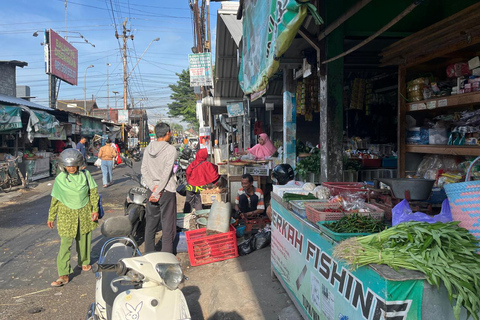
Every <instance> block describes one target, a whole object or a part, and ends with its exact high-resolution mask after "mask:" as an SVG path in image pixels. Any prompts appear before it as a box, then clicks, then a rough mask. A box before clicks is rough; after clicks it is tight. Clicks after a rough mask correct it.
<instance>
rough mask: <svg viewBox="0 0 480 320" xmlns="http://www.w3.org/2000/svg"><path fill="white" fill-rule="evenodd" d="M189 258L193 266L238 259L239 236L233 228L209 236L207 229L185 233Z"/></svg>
mask: <svg viewBox="0 0 480 320" xmlns="http://www.w3.org/2000/svg"><path fill="white" fill-rule="evenodd" d="M185 235H186V238H187V246H188V258H189V259H190V264H191V265H192V266H199V265H202V264H207V263H212V262H217V261H222V260H227V259H232V258H235V257H238V248H237V235H236V230H235V228H234V227H233V226H230V227H229V230H228V232H225V233H219V234H213V235H210V236H208V235H207V229H206V228H202V229H197V230H191V231H187V232H185Z"/></svg>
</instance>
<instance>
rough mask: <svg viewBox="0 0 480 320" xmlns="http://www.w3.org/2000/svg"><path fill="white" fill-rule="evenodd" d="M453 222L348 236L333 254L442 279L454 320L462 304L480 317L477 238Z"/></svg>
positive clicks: (434, 280)
mask: <svg viewBox="0 0 480 320" xmlns="http://www.w3.org/2000/svg"><path fill="white" fill-rule="evenodd" d="M458 223H459V222H458V221H454V222H449V223H441V222H437V223H433V224H429V223H424V222H407V223H401V224H399V225H397V226H395V227H393V228H390V229H387V230H385V231H382V232H380V233H377V234H372V235H369V236H365V237H357V238H350V239H347V240H345V241H342V242H341V243H339V244H338V245H337V246H336V247H335V250H334V253H333V255H334V257H336V258H339V259H343V260H345V261H346V262H347V263H348V264H350V265H351V266H352V267H353V268H357V267H359V266H364V265H368V264H372V263H376V264H386V265H388V266H390V267H392V268H393V269H395V270H398V269H399V268H405V269H409V270H418V271H421V272H423V273H425V275H426V276H427V281H428V282H429V283H430V284H432V285H436V286H437V287H439V286H440V283H441V282H443V283H444V285H445V287H446V288H447V290H448V297H449V299H450V302H451V303H452V304H453V300H454V299H455V300H456V304H455V306H454V307H453V310H454V315H455V319H457V320H458V319H459V318H460V310H461V306H463V307H465V309H466V310H467V318H468V317H469V316H470V315H472V317H473V318H474V319H475V320H479V316H478V312H479V311H480V255H478V254H477V253H476V251H477V249H478V240H477V239H476V238H475V237H474V236H472V235H471V234H470V233H469V232H468V230H466V229H464V228H461V227H459V226H458Z"/></svg>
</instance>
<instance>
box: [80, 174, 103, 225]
mask: <svg viewBox="0 0 480 320" xmlns="http://www.w3.org/2000/svg"><path fill="white" fill-rule="evenodd" d="M82 172H83V175H84V176H85V179H86V180H87V187H88V197H89V198H90V184H89V183H88V177H87V174H86V173H85V170H82ZM104 215H105V211H104V210H103V205H102V195H101V194H100V193H99V194H98V219H99V220H100V219H102V218H103V216H104Z"/></svg>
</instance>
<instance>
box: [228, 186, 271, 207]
mask: <svg viewBox="0 0 480 320" xmlns="http://www.w3.org/2000/svg"><path fill="white" fill-rule="evenodd" d="M242 194H244V195H246V196H247V199H248V206H249V207H250V196H253V195H249V194H248V193H247V192H245V191H244V190H243V188H240V189H239V190H238V193H237V198H236V199H235V204H237V205H238V204H239V203H240V201H239V199H240V196H241V195H242ZM255 195H256V196H257V197H258V203H257V210H265V201H264V199H263V191H262V189H260V188H256V189H255Z"/></svg>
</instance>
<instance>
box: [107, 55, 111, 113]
mask: <svg viewBox="0 0 480 320" xmlns="http://www.w3.org/2000/svg"><path fill="white" fill-rule="evenodd" d="M110 66H111V64H110V63H108V62H107V109H110V88H109V85H108V67H110Z"/></svg>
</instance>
